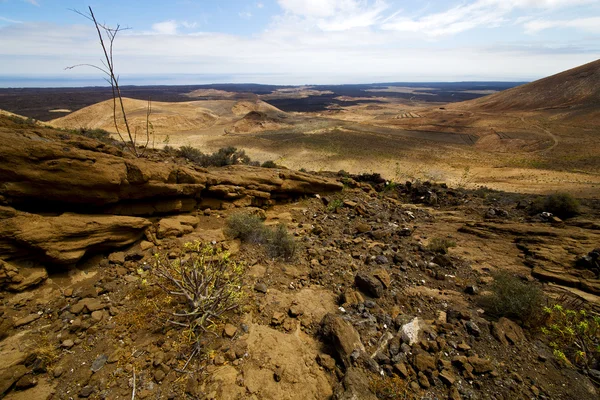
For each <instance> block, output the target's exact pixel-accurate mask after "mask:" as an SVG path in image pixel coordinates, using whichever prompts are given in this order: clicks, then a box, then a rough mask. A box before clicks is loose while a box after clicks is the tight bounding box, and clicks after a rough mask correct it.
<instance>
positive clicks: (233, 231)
mask: <svg viewBox="0 0 600 400" xmlns="http://www.w3.org/2000/svg"><path fill="white" fill-rule="evenodd" d="M225 234H226V235H227V236H229V237H232V238H234V239H240V240H241V241H242V242H245V243H261V244H262V243H265V242H266V241H267V236H268V229H267V227H266V226H265V224H264V223H263V221H262V219H260V217H258V216H256V215H252V214H248V213H236V214H233V215H231V216H230V217H229V218H227V222H226V225H225Z"/></svg>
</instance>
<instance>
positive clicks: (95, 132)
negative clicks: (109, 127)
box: [77, 128, 112, 143]
mask: <svg viewBox="0 0 600 400" xmlns="http://www.w3.org/2000/svg"><path fill="white" fill-rule="evenodd" d="M77 133H79V134H80V135H81V136H85V137H88V138H90V139H96V140H98V141H100V142H104V143H110V142H112V139H111V138H110V132H108V131H105V130H104V129H85V128H81V129H80V130H78V131H77Z"/></svg>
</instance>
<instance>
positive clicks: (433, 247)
mask: <svg viewBox="0 0 600 400" xmlns="http://www.w3.org/2000/svg"><path fill="white" fill-rule="evenodd" d="M450 247H456V242H455V241H453V240H450V239H443V238H434V239H431V241H430V242H429V244H428V245H427V249H429V250H430V251H433V252H434V253H439V254H447V253H448V249H449V248H450Z"/></svg>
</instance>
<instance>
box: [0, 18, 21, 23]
mask: <svg viewBox="0 0 600 400" xmlns="http://www.w3.org/2000/svg"><path fill="white" fill-rule="evenodd" d="M0 21H4V22H8V23H9V24H22V23H23V21H17V20H15V19H10V18H5V17H0Z"/></svg>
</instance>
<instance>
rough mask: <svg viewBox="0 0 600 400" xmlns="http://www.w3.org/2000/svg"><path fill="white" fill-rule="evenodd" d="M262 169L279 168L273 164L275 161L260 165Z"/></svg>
mask: <svg viewBox="0 0 600 400" xmlns="http://www.w3.org/2000/svg"><path fill="white" fill-rule="evenodd" d="M260 166H261V167H263V168H278V167H279V166H278V165H277V164H275V161H272V160H268V161H265V162H264V163H262V164H261V165H260Z"/></svg>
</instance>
